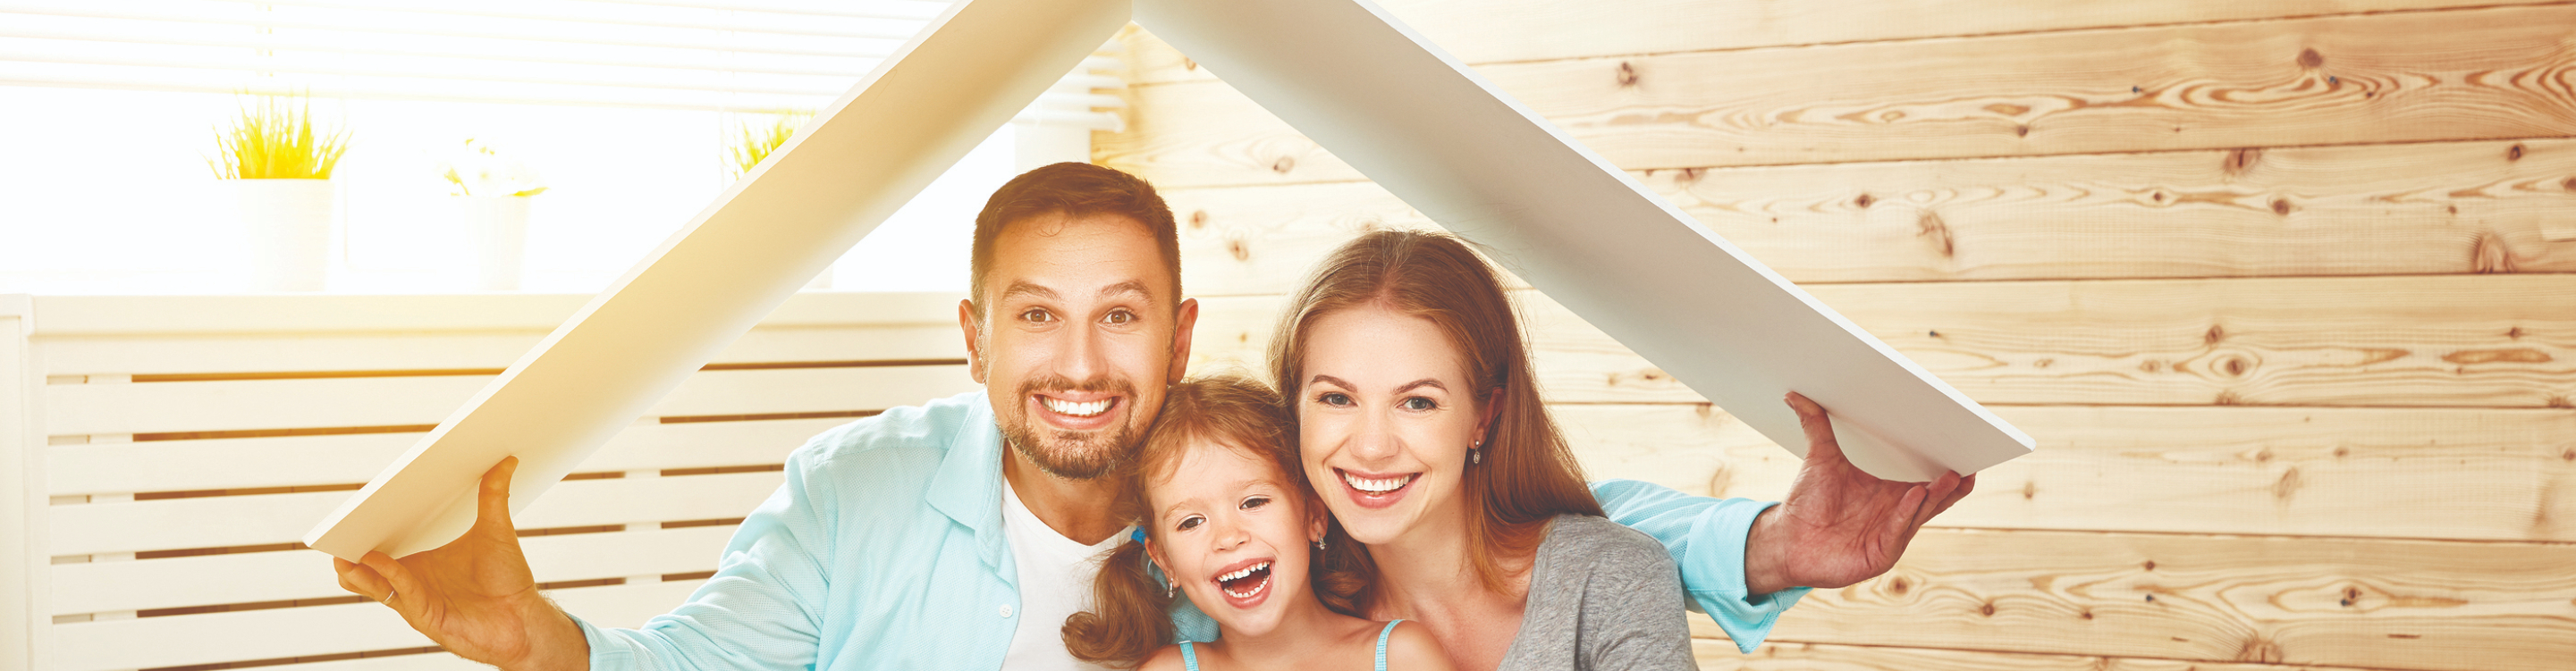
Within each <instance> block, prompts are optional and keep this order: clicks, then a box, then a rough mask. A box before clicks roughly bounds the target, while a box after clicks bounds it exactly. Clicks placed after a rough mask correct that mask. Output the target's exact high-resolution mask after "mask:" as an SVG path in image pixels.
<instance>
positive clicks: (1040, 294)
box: [1001, 280, 1058, 302]
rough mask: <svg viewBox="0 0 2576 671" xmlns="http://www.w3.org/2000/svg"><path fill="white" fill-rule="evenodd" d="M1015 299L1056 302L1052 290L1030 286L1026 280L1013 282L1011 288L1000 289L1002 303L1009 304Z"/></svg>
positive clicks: (1056, 298) (1034, 285)
mask: <svg viewBox="0 0 2576 671" xmlns="http://www.w3.org/2000/svg"><path fill="white" fill-rule="evenodd" d="M1017 298H1039V299H1044V300H1058V297H1057V296H1056V294H1055V290H1054V289H1049V288H1046V287H1042V286H1038V285H1036V284H1032V283H1030V282H1029V281H1028V280H1014V281H1012V282H1011V286H1009V287H1005V288H1003V289H1002V299H1001V300H1002V302H1010V301H1011V300H1012V299H1017Z"/></svg>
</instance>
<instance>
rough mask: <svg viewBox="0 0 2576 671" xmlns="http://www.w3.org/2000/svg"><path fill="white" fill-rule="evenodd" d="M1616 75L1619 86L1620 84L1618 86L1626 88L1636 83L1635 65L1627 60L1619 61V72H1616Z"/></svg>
mask: <svg viewBox="0 0 2576 671" xmlns="http://www.w3.org/2000/svg"><path fill="white" fill-rule="evenodd" d="M1618 77H1619V86H1620V88H1627V87H1631V86H1636V85H1637V66H1634V65H1630V64H1629V63H1628V62H1627V61H1619V74H1618Z"/></svg>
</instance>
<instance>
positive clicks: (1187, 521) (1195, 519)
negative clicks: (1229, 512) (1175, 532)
mask: <svg viewBox="0 0 2576 671" xmlns="http://www.w3.org/2000/svg"><path fill="white" fill-rule="evenodd" d="M1206 521H1207V518H1205V517H1200V516H1197V515H1191V516H1189V517H1184V518H1181V523H1180V524H1175V525H1172V526H1173V528H1175V529H1179V530H1181V531H1189V530H1191V529H1196V528H1199V524H1201V523H1204V522H1206Z"/></svg>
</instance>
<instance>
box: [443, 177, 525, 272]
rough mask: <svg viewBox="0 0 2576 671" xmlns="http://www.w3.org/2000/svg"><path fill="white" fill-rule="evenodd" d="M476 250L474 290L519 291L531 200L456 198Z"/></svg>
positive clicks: (486, 197) (470, 239)
mask: <svg viewBox="0 0 2576 671" xmlns="http://www.w3.org/2000/svg"><path fill="white" fill-rule="evenodd" d="M454 200H455V201H456V209H457V212H458V213H459V214H461V215H463V219H464V220H465V237H466V242H467V245H468V247H469V248H470V249H473V250H474V288H476V289H481V290H484V291H517V290H518V289H519V273H520V270H521V269H522V268H524V267H525V266H526V264H527V257H528V253H527V252H528V200H529V199H528V197H526V196H456V197H455V198H454Z"/></svg>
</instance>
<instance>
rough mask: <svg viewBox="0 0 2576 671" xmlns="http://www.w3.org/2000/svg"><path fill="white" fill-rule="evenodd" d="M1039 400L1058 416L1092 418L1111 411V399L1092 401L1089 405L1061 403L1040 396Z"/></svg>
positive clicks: (1070, 402) (1069, 402)
mask: <svg viewBox="0 0 2576 671" xmlns="http://www.w3.org/2000/svg"><path fill="white" fill-rule="evenodd" d="M1038 399H1039V400H1040V401H1042V402H1044V403H1046V407H1047V409H1048V410H1053V411H1055V412H1056V413H1057V414H1062V415H1072V416H1075V417H1090V416H1092V415H1097V414H1100V413H1103V412H1107V411H1108V410H1109V399H1105V398H1104V399H1101V400H1097V401H1092V402H1089V403H1075V402H1072V401H1060V400H1056V399H1053V398H1048V397H1044V396H1040V397H1038Z"/></svg>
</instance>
